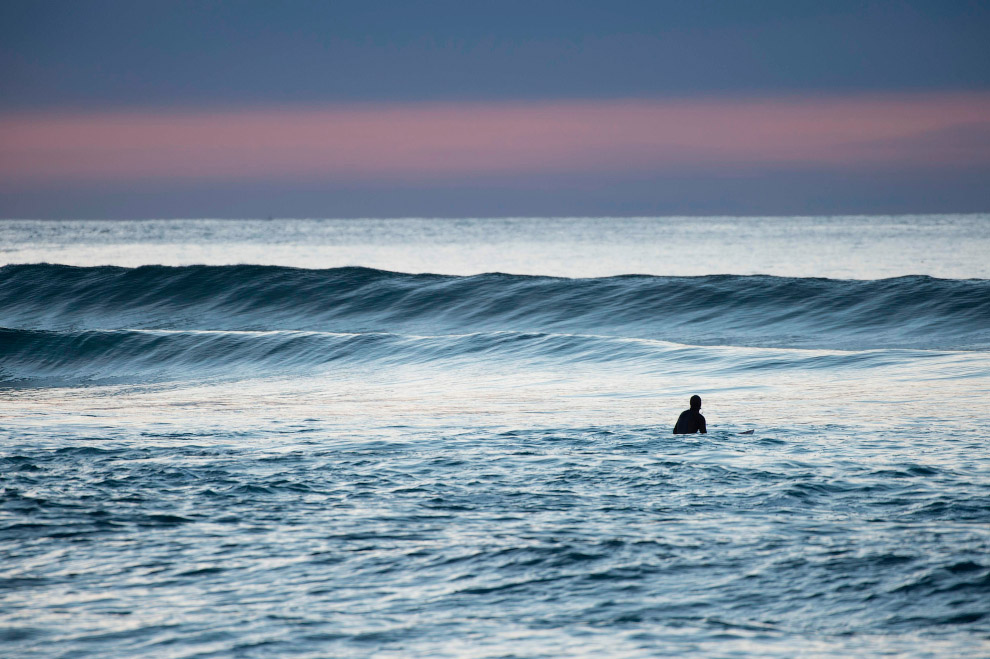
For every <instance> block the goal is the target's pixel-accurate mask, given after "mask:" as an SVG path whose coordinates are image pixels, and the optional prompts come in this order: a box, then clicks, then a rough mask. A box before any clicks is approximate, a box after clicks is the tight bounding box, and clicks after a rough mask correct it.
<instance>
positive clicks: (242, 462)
mask: <svg viewBox="0 0 990 659" xmlns="http://www.w3.org/2000/svg"><path fill="white" fill-rule="evenodd" d="M692 222H694V223H695V225H696V227H697V230H696V232H695V233H696V234H697V235H698V236H700V237H701V241H700V244H701V245H703V246H705V245H707V246H709V247H710V248H711V249H710V250H709V253H710V254H715V255H717V256H718V258H717V259H714V260H712V261H710V262H705V261H703V260H701V261H699V260H697V259H695V258H694V257H693V255H692V254H693V253H692V252H690V251H687V252H683V253H681V252H677V250H674V251H671V249H672V247H671V246H672V245H674V246H678V245H679V246H680V247H678V249H685V250H688V249H694V248H695V246H696V245H692V243H691V241H689V240H688V239H687V238H685V237H684V236H685V235H686V234H682V233H678V232H679V231H681V230H682V228H683V226H682V225H683V220H670V219H661V220H653V221H651V220H647V219H639V220H619V221H615V223H610V222H609V221H606V220H581V221H577V222H575V223H573V224H568V221H565V220H546V221H540V220H498V221H491V220H489V221H468V220H465V221H456V222H455V221H450V222H436V223H430V222H428V221H425V220H423V221H420V220H406V221H376V222H369V223H367V224H362V223H361V221H357V220H354V221H348V222H344V221H335V222H327V223H321V222H319V221H299V222H254V223H244V224H243V225H240V224H238V223H235V222H230V221H206V220H202V221H185V222H165V221H162V222H153V223H136V222H119V223H113V222H95V223H58V222H14V223H6V222H2V223H0V236H3V240H0V245H2V247H0V249H2V250H3V251H0V263H2V262H5V263H6V265H3V266H2V267H0V556H2V557H3V560H2V561H0V656H11V657H77V656H100V657H125V656H127V657H130V656H154V657H212V656H217V657H221V656H223V657H226V656H238V657H270V656H287V657H338V656H343V657H348V656H350V657H366V656H380V657H411V656H412V657H427V656H430V657H432V656H458V657H460V656H477V657H509V656H517V657H556V656H615V657H652V656H658V655H672V656H697V657H709V656H712V657H724V656H779V657H793V656H826V657H848V656H890V655H896V656H905V657H959V656H974V657H975V656H990V455H988V451H987V436H988V429H990V404H988V401H990V281H988V279H987V277H988V276H990V273H988V272H987V260H986V258H985V256H979V257H978V256H976V254H977V251H975V250H980V249H985V248H987V247H988V246H990V217H987V216H938V217H926V218H835V219H828V218H818V219H814V218H811V219H809V218H790V219H788V218H770V219H739V220H732V219H726V218H715V219H712V220H704V219H695V220H692ZM712 227H718V230H717V231H715V230H714V229H713V228H712ZM774 227H776V229H774ZM857 227H858V228H857ZM555 232H556V233H555ZM596 232H597V233H596ZM857 232H858V233H857ZM668 233H669V234H671V235H672V236H673V237H672V238H671V242H667V243H661V242H659V238H658V236H660V235H666V234H668ZM554 235H556V236H557V238H558V239H557V240H553V239H552V237H553V236H554ZM772 235H778V236H779V238H773V237H772ZM857 235H858V236H859V238H858V239H857V238H856V236H857ZM575 236H577V237H575ZM678 236H681V237H678ZM961 237H965V240H961ZM775 240H776V241H777V242H774V241H775ZM857 240H863V241H865V243H866V246H865V247H862V249H868V250H869V253H870V257H869V258H868V259H866V258H864V257H863V256H862V254H863V252H861V251H857V250H860V249H861V247H860V246H858V245H859V243H857V242H856V241H857ZM678 241H681V242H678ZM705 241H709V242H705ZM269 243H270V244H271V249H270V250H268V248H267V247H266V246H267V245H268V244H269ZM596 244H597V245H600V246H601V249H600V250H599V251H598V252H596V251H594V250H592V249H591V246H593V245H596ZM732 244H735V245H737V246H738V247H739V249H738V251H737V252H736V253H733V252H732V250H730V249H729V247H728V246H729V245H732ZM761 245H762V247H761ZM788 245H790V246H791V248H788V247H787V246H788ZM775 250H776V251H775ZM624 251H625V252H626V253H627V254H628V256H629V258H628V262H627V263H626V265H627V266H628V269H626V268H625V267H624V266H623V260H622V258H620V255H621V254H622V253H623V252H624ZM922 252H924V254H925V255H926V256H925V257H924V258H926V259H928V260H927V261H926V260H922V257H921V256H919V255H920V254H922ZM785 253H786V254H785ZM985 253H987V251H983V252H980V254H985ZM678 254H680V255H678ZM294 255H295V256H294ZM348 255H350V256H348ZM452 255H453V256H452ZM662 255H666V256H667V257H669V258H667V260H655V259H654V257H658V256H662ZM5 256H6V257H7V258H6V259H5V260H4V257H5ZM294 258H295V259H296V260H293V259H294ZM42 261H47V262H49V264H48V265H44V264H41V263H40V262H42ZM194 263H204V264H210V265H192V264H194ZM238 263H239V264H242V265H230V264H238ZM154 264H167V265H168V266H169V267H160V265H154ZM261 264H267V265H265V266H264V267H262V265H261ZM645 264H651V265H650V267H644V265H645ZM758 264H764V266H760V265H758ZM137 266H145V267H137ZM148 266H153V267H148ZM372 266H373V267H372ZM544 268H545V270H544ZM424 271H427V272H434V273H438V274H428V275H425V274H414V273H420V272H424ZM492 271H502V272H510V273H513V274H491V272H492ZM486 272H487V273H489V274H485V273H486ZM631 273H635V274H636V275H637V276H613V275H621V274H631ZM756 273H761V274H756ZM564 274H566V275H569V276H574V275H578V276H581V277H583V278H580V279H573V278H560V277H551V276H547V275H564ZM686 275H697V276H686ZM846 277H851V278H852V279H847V278H846ZM694 393H697V394H700V395H701V396H702V397H703V399H704V406H703V409H702V412H703V413H704V414H705V415H706V417H707V419H708V424H709V429H710V433H709V434H708V435H692V436H674V435H671V434H670V429H671V427H672V425H673V423H674V420H675V419H676V417H677V414H678V413H679V412H680V411H681V410H682V409H684V408H685V407H686V404H687V398H688V397H689V396H690V395H691V394H694ZM747 431H752V432H751V434H744V433H746V432H747Z"/></svg>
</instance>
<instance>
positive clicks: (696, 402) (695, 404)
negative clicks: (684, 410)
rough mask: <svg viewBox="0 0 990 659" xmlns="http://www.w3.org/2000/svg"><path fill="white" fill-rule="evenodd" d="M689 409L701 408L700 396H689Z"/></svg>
mask: <svg viewBox="0 0 990 659" xmlns="http://www.w3.org/2000/svg"><path fill="white" fill-rule="evenodd" d="M691 409H692V410H700V409H701V396H691Z"/></svg>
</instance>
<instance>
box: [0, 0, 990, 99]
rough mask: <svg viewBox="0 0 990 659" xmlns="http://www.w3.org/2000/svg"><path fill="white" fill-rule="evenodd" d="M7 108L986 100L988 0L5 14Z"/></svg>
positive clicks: (0, 16)
mask: <svg viewBox="0 0 990 659" xmlns="http://www.w3.org/2000/svg"><path fill="white" fill-rule="evenodd" d="M0 88H2V89H3V94H2V96H0V103H2V107H3V108H4V109H14V108H39V107H52V106H54V107H65V106H67V105H72V106H83V107H87V106H88V107H106V106H120V105H128V106H163V105H168V106H184V105H196V106H202V105H204V104H210V105H216V104H220V105H225V104H236V105H240V104H243V103H298V102H327V101H330V102H339V101H394V100H436V99H443V100H449V99H485V100H488V99H503V98H510V99H531V98H540V99H545V98H603V97H604V98H608V97H628V96H634V97H642V96H651V97H656V96H683V95H695V94H727V93H729V94H739V93H742V94H747V93H750V94H763V93H767V92H794V91H799V92H820V91H836V90H843V91H862V90H870V91H872V90H908V89H910V90H917V89H990V3H988V2H985V1H984V2H977V1H974V0H970V1H965V0H963V1H959V0H942V1H940V2H939V1H935V2H918V1H913V2H912V1H904V2H870V1H869V0H861V1H859V2H846V1H841V0H825V1H822V0H817V1H805V0H789V1H777V0H769V1H762V2H746V1H742V0H722V1H712V0H683V1H680V2H663V1H659V0H653V1H639V2H620V1H613V2H604V1H602V2H581V1H579V0H570V1H541V0H527V1H523V2H519V1H515V0H501V1H498V2H471V1H465V0H460V1H444V2H412V1H410V2H399V1H396V2H376V1H374V0H362V1H359V2H351V1H341V0H324V1H299V0H296V1H291V0H290V1H287V2H274V1H272V0H268V1H264V2H258V1H248V0H241V1H238V2H217V1H200V2H175V1H165V0H162V1H155V2H142V1H134V0H123V1H115V2H106V1H93V0H86V1H79V0H70V1H59V2H54V1H51V0H4V2H3V3H0Z"/></svg>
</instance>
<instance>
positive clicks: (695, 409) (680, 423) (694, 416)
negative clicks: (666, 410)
mask: <svg viewBox="0 0 990 659" xmlns="http://www.w3.org/2000/svg"><path fill="white" fill-rule="evenodd" d="M700 410H701V396H691V409H689V410H684V411H683V412H681V415H680V416H679V417H677V423H676V424H675V425H674V434H675V435H690V434H692V433H696V432H702V433H707V432H708V426H706V425H705V417H703V416H702V415H701V411H700Z"/></svg>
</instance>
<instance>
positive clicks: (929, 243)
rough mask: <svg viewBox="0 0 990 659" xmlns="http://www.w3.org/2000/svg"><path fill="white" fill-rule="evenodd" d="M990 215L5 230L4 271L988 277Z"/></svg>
mask: <svg viewBox="0 0 990 659" xmlns="http://www.w3.org/2000/svg"><path fill="white" fill-rule="evenodd" d="M987 254H990V215H988V214H973V215H913V216H909V215H903V216H840V217H660V218H652V217H640V218H539V217H533V218H507V219H459V220H458V219H431V218H406V219H346V220H338V219H277V220H247V219H246V220H208V219H187V220H142V221H95V220H87V221H54V220H53V221H44V222H38V221H18V220H7V221H2V222H0V264H12V263H40V262H52V263H61V264H65V265H78V266H93V265H119V266H126V267H136V266H139V265H144V264H148V263H155V264H161V265H194V264H207V265H233V264H239V263H251V264H257V265H283V266H293V267H303V268H336V267H345V266H362V267H370V268H377V269H382V270H391V271H396V272H407V273H418V272H429V273H436V274H454V275H472V274H479V273H485V272H505V273H511V274H533V275H549V276H559V277H604V276H613V275H624V274H651V275H671V276H693V275H706V274H740V275H748V274H767V275H777V276H786V277H830V278H839V279H877V278H885V277H899V276H904V275H917V274H924V275H929V276H932V277H945V278H969V277H978V278H990V259H988V258H987Z"/></svg>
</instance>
